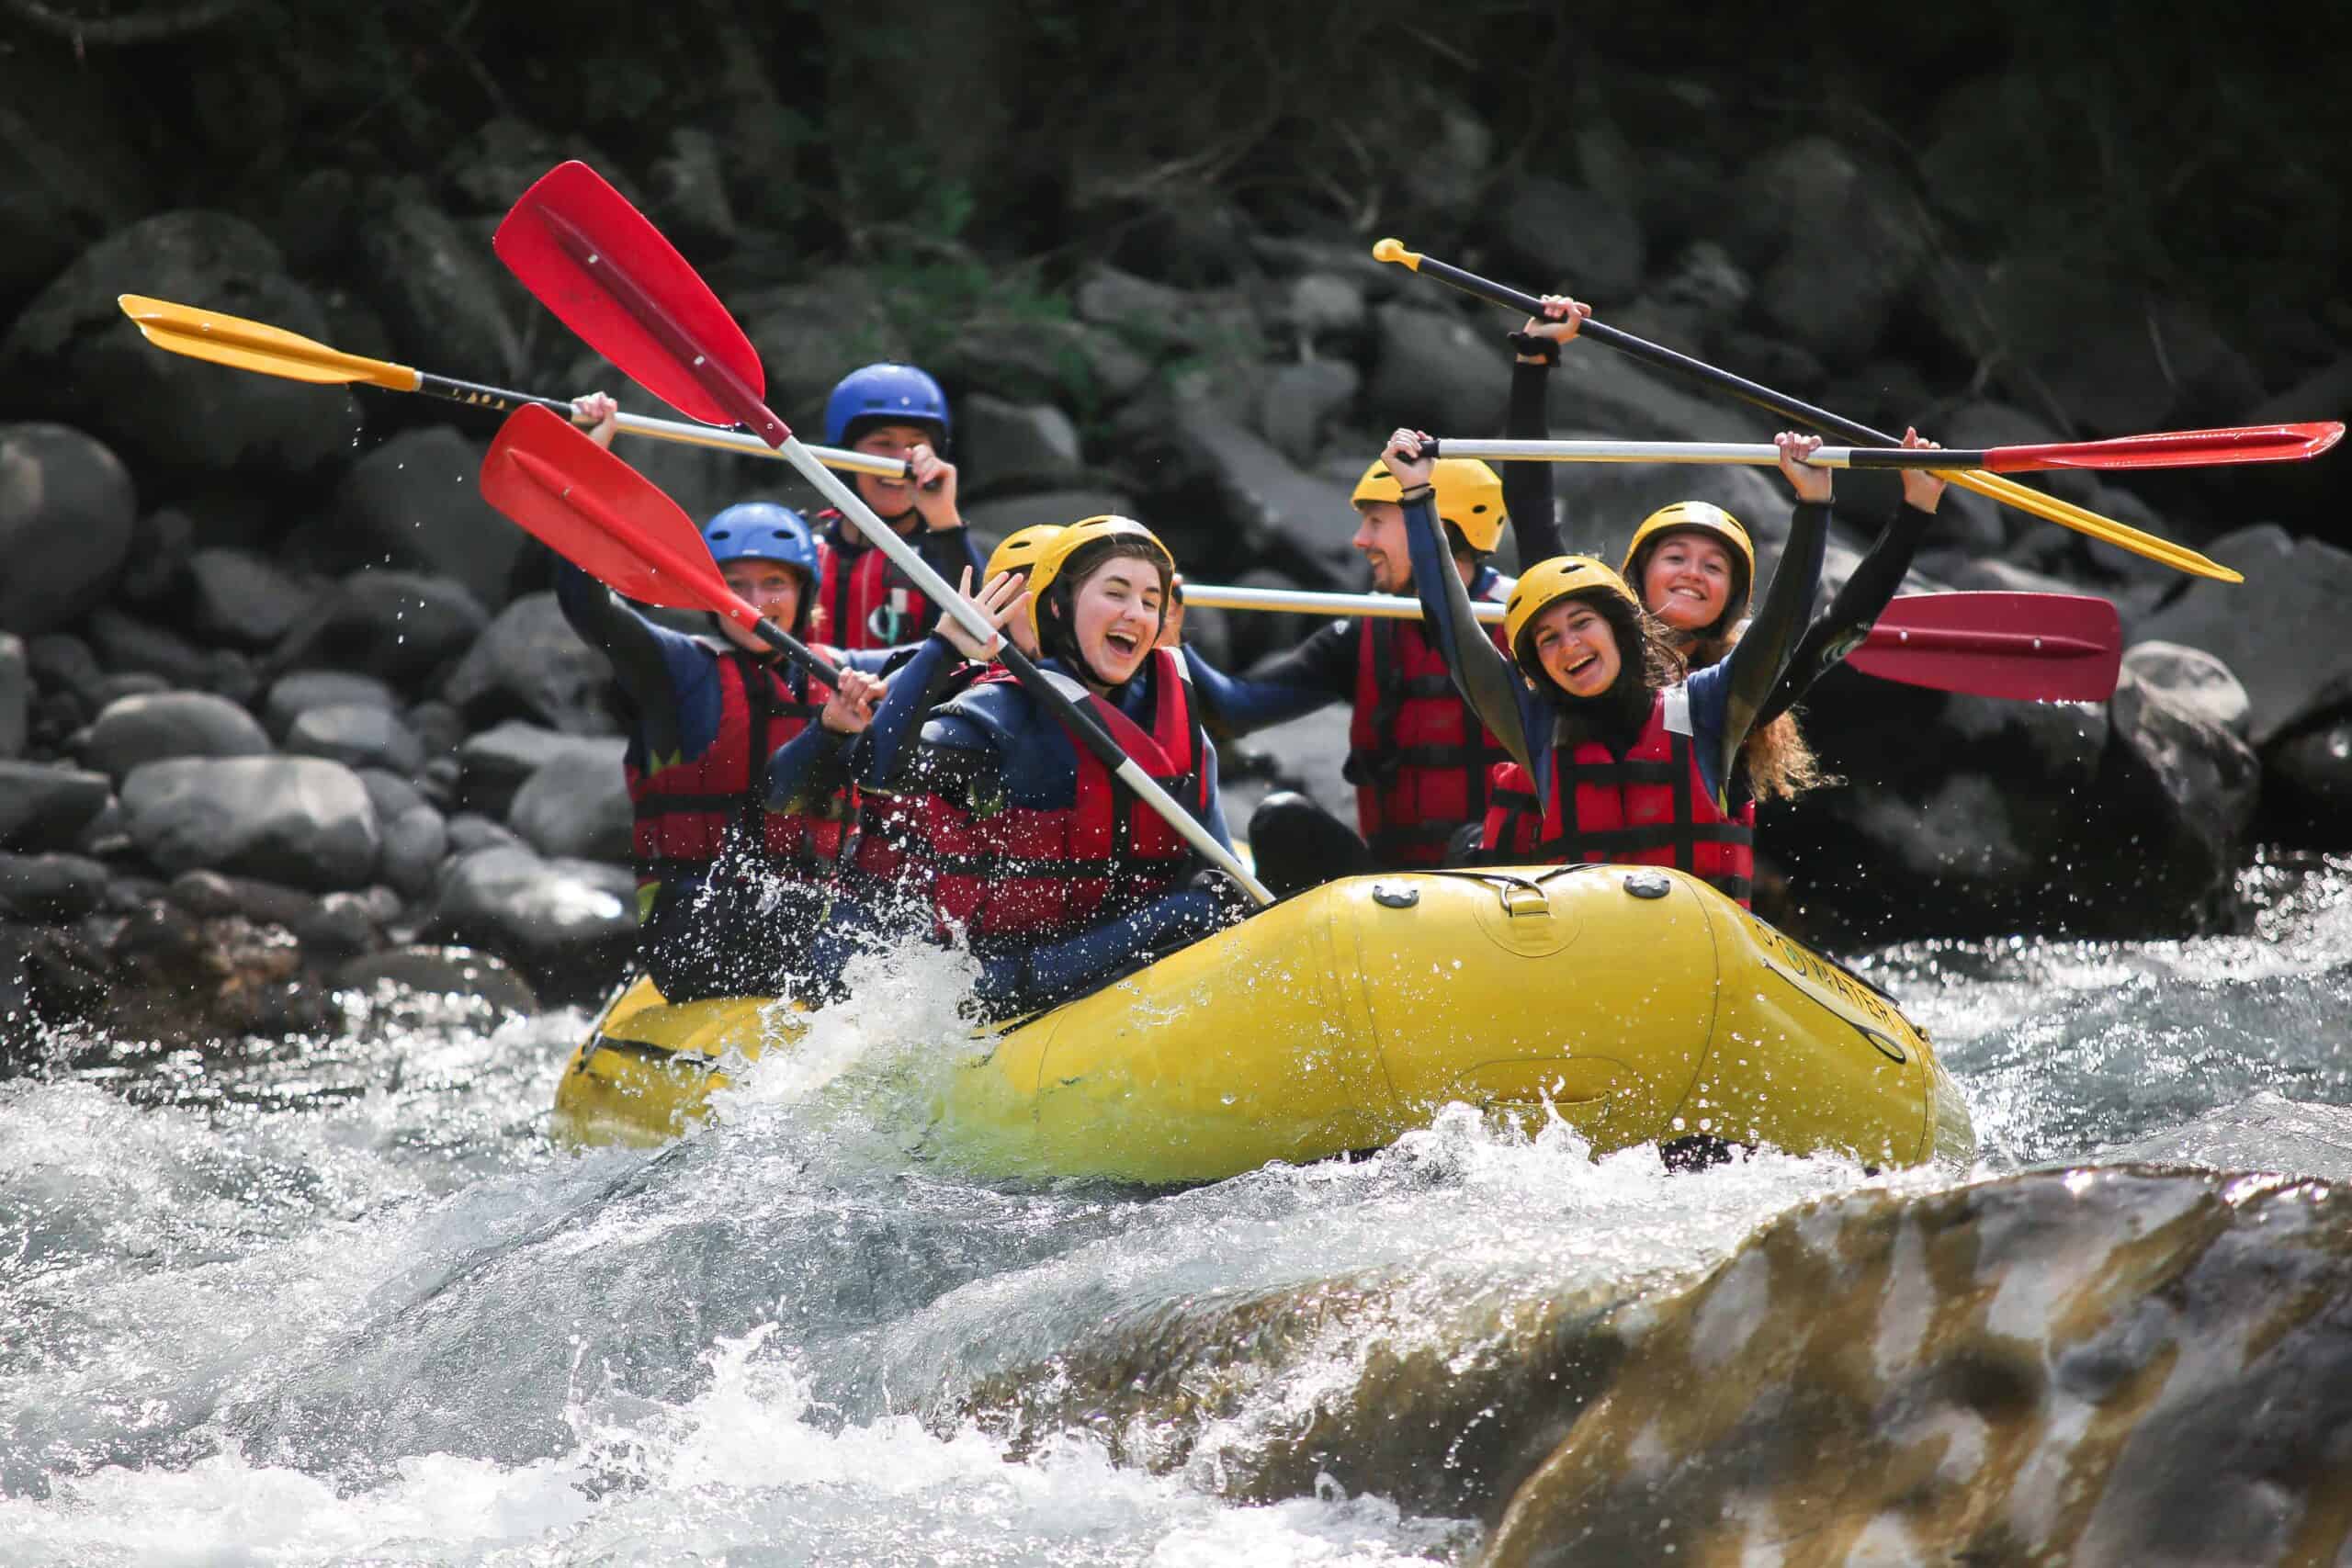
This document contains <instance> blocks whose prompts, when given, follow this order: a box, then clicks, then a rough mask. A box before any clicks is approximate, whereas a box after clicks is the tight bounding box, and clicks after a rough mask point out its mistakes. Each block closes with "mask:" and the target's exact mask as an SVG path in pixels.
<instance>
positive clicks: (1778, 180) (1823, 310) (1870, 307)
mask: <svg viewBox="0 0 2352 1568" xmlns="http://www.w3.org/2000/svg"><path fill="white" fill-rule="evenodd" d="M1766 165H1767V166H1766V167H1765V168H1763V169H1760V170H1758V171H1756V172H1754V173H1752V174H1751V175H1749V176H1748V177H1747V179H1746V180H1745V181H1743V184H1744V185H1746V186H1747V188H1749V189H1756V190H1764V189H1779V190H1781V191H1784V192H1785V193H1786V195H1787V199H1786V200H1785V201H1781V200H1773V201H1763V202H1754V203H1748V204H1746V205H1747V206H1748V207H1750V208H1753V209H1769V210H1770V211H1771V212H1772V213H1773V215H1774V216H1775V217H1777V218H1778V219H1779V220H1781V222H1780V225H1779V227H1780V230H1781V231H1780V233H1779V234H1778V235H1777V236H1776V238H1777V242H1778V243H1777V244H1776V245H1775V246H1774V247H1773V250H1774V251H1775V253H1776V254H1773V255H1772V258H1771V260H1770V262H1769V263H1768V262H1765V261H1764V260H1763V259H1762V257H1761V256H1760V255H1758V257H1756V258H1754V265H1756V267H1757V269H1758V272H1757V276H1758V284H1757V291H1756V298H1757V303H1758V306H1759V307H1760V308H1761V314H1762V316H1763V319H1764V321H1766V322H1767V323H1768V324H1769V325H1770V329H1771V331H1772V332H1773V333H1775V334H1776V335H1778V336H1780V337H1781V338H1784V339H1786V340H1789V341H1792V342H1794V343H1797V344H1803V345H1804V347H1806V348H1808V349H1810V350H1811V351H1812V352H1813V353H1815V355H1819V356H1820V358H1821V359H1822V360H1823V361H1824V362H1825V363H1827V364H1832V365H1840V366H1849V367H1850V366H1854V365H1859V364H1860V363H1862V362H1863V361H1864V360H1866V359H1867V358H1869V356H1870V353H1871V349H1872V348H1874V347H1876V346H1877V345H1878V343H1879V341H1880V339H1881V338H1883V337H1884V336H1885V335H1886V329H1887V323H1888V322H1889V321H1890V320H1892V319H1893V317H1894V313H1895V310H1896V309H1897V308H1898V307H1899V306H1900V305H1901V304H1902V303H1903V301H1904V299H1905V297H1906V296H1907V295H1908V294H1909V292H1910V289H1911V286H1912V283H1913V280H1914V279H1915V278H1916V277H1917V276H1918V272H1919V268H1920V266H1921V265H1922V264H1923V263H1924V262H1925V261H1926V260H1927V258H1928V254H1929V252H1930V251H1931V249H1932V248H1933V243H1934V238H1933V233H1932V231H1931V228H1930V220H1929V219H1928V214H1927V210H1926V209H1925V208H1924V207H1923V206H1921V204H1920V203H1919V201H1918V199H1917V197H1915V196H1914V194H1913V193H1912V191H1911V190H1910V189H1909V188H1908V186H1906V185H1905V183H1904V182H1903V181H1902V180H1900V179H1899V178H1897V177H1896V176H1895V175H1894V174H1892V173H1891V172H1890V171H1888V170H1887V169H1885V168H1883V167H1882V166H1881V165H1879V164H1874V163H1871V162H1867V161H1865V160H1862V159H1860V158H1857V157H1856V156H1854V155H1853V154H1852V153H1851V152H1848V151H1846V150H1845V149H1844V148H1841V147H1839V146H1838V145H1837V144H1836V143H1834V142H1831V141H1827V140H1826V139H1825V138H1808V139H1806V140H1805V141H1803V142H1800V143H1797V144H1795V145H1793V146H1792V147H1789V148H1783V149H1781V150H1780V151H1779V152H1774V153H1771V154H1769V155H1768V157H1767V159H1766ZM1748 374H1751V375H1753V374H1755V373H1754V372H1749V373H1748ZM1760 379H1762V380H1764V381H1765V382H1766V383H1767V384H1768V385H1775V386H1777V385H1780V383H1778V382H1775V381H1773V380H1772V379H1771V378H1770V377H1761V378H1760ZM1897 434H1900V433H1899V432H1898V433H1897ZM1953 445H1958V444H1957V443H1953Z"/></svg>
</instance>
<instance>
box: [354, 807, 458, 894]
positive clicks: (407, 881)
mask: <svg viewBox="0 0 2352 1568" xmlns="http://www.w3.org/2000/svg"><path fill="white" fill-rule="evenodd" d="M368 794H369V795H370V797H371V798H372V797H374V795H375V794H376V792H375V791H374V790H372V789H371V790H370V791H369V792H368ZM376 819H377V821H379V823H381V824H382V826H383V835H384V852H383V858H382V860H381V862H380V863H379V867H378V870H379V874H380V875H381V876H382V877H383V879H384V880H385V882H386V883H388V884H390V886H391V887H392V888H393V889H394V890H395V891H397V892H398V893H399V894H400V896H401V897H403V898H409V899H415V898H422V897H424V896H425V895H426V894H428V893H430V892H432V891H433V881H434V878H435V877H436V876H438V875H439V874H440V873H441V863H442V861H443V860H444V859H446V858H447V855H448V853H449V829H448V825H447V823H446V822H444V821H443V820H442V817H441V813H440V812H439V811H437V810H435V808H434V807H431V806H429V805H427V804H426V803H425V802H424V798H423V797H422V796H419V797H418V799H417V802H416V804H415V805H413V806H405V807H400V808H399V809H397V810H394V811H392V812H390V813H389V814H387V813H386V812H385V811H384V810H383V809H382V808H380V807H379V809H378V811H377V816H376Z"/></svg>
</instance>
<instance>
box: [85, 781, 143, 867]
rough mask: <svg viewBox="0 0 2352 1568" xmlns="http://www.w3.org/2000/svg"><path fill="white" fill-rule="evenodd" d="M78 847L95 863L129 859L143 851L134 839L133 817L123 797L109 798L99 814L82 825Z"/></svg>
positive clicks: (110, 796) (114, 796)
mask: <svg viewBox="0 0 2352 1568" xmlns="http://www.w3.org/2000/svg"><path fill="white" fill-rule="evenodd" d="M74 850H75V851H76V852H79V853H81V854H85V855H88V856H90V857H91V858H92V859H94V860H107V861H120V860H128V859H130V858H131V857H132V856H134V855H136V854H137V853H138V852H139V846H138V844H137V843H135V842H134V841H133V840H132V839H131V837H130V817H129V816H127V815H126V814H125V813H124V811H123V809H122V800H121V798H120V797H119V796H118V795H108V796H107V803H106V804H105V805H104V806H102V807H99V808H98V814H97V815H96V817H93V818H90V819H89V820H88V821H87V822H85V823H84V824H83V825H82V831H81V833H80V834H79V835H78V836H77V837H76V838H75V839H74Z"/></svg>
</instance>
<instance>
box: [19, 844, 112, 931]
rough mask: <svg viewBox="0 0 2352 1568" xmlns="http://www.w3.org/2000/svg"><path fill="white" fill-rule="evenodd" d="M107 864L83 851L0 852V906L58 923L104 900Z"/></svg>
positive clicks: (89, 911) (92, 910) (75, 917)
mask: <svg viewBox="0 0 2352 1568" xmlns="http://www.w3.org/2000/svg"><path fill="white" fill-rule="evenodd" d="M106 897H107V868H106V867H105V866H104V865H102V864H100V863H98V862H96V861H94V860H92V859H90V858H89V857H87V856H86V855H72V854H40V855H12V854H0V908H10V909H14V910H16V911H17V914H19V915H22V916H24V917H25V918H26V919H34V920H46V921H51V922H57V923H62V922H65V921H69V920H78V919H81V918H82V917H83V916H85V915H88V914H92V913H95V912H96V910H97V909H98V908H99V907H100V906H102V905H103V904H104V903H105V902H106Z"/></svg>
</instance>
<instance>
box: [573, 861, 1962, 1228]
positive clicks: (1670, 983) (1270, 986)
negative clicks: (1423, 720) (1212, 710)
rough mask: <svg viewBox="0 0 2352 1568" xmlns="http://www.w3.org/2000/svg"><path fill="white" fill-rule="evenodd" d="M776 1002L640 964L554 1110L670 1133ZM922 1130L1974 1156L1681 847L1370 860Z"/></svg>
mask: <svg viewBox="0 0 2352 1568" xmlns="http://www.w3.org/2000/svg"><path fill="white" fill-rule="evenodd" d="M793 1033H794V1029H793V1025H792V1023H791V1015H790V1014H789V1013H787V1012H786V1011H785V1010H782V1009H778V1008H776V1007H775V1006H774V1005H773V1004H770V1003H767V1002H763V1001H762V1000H760V999H757V998H741V999H730V1000H719V1001H703V1002H690V1003H686V1004H684V1005H681V1006H674V1007H673V1006H671V1005H669V1004H667V1003H665V1002H664V1001H663V1000H662V997H661V994H660V993H659V992H658V991H656V990H655V989H654V987H653V986H652V984H651V983H650V981H647V980H644V979H639V981H637V982H636V983H635V984H634V985H632V986H630V987H628V988H627V989H626V990H624V991H623V992H622V993H621V994H620V995H619V996H617V997H616V998H615V999H614V1000H613V1001H612V1002H611V1003H610V1004H609V1005H608V1006H607V1007H606V1008H605V1011H604V1013H603V1014H602V1016H600V1017H599V1018H598V1019H597V1020H596V1022H595V1024H594V1028H593V1029H592V1031H591V1032H590V1034H589V1036H588V1038H587V1040H586V1041H585V1042H583V1043H582V1045H581V1046H580V1048H579V1050H578V1051H576V1052H575V1053H574V1054H573V1055H572V1058H571V1063H570V1065H569V1066H567V1067H566V1068H565V1070H564V1074H563V1081H562V1083H561V1084H560V1087H559V1088H558V1089H557V1091H556V1116H555V1122H556V1127H557V1130H558V1133H559V1134H560V1135H562V1136H565V1137H568V1138H570V1139H572V1140H575V1141H579V1142H587V1143H612V1142H623V1143H635V1144H651V1143H658V1142H662V1141H663V1140H666V1139H668V1138H671V1137H673V1136H675V1135H676V1134H679V1133H680V1132H683V1131H684V1130H685V1128H686V1127H687V1126H688V1125H689V1124H690V1123H691V1122H693V1121H694V1119H695V1118H697V1117H699V1116H700V1115H702V1114H703V1113H704V1111H706V1109H707V1096H708V1094H709V1093H710V1091H711V1089H714V1088H716V1087H718V1086H720V1085H723V1084H725V1083H726V1081H727V1078H726V1076H725V1073H724V1071H723V1069H722V1066H721V1064H722V1062H725V1061H730V1060H733V1059H735V1058H737V1057H739V1056H740V1057H742V1058H756V1057H757V1056H758V1055H760V1053H761V1052H762V1050H763V1048H764V1049H775V1048H780V1047H781V1048H788V1043H789V1041H790V1039H791V1038H792V1037H793ZM1455 1100H1461V1101H1467V1102H1468V1103H1470V1104H1473V1105H1478V1106H1483V1107H1487V1108H1489V1109H1490V1110H1491V1111H1495V1112H1498V1113H1512V1112H1517V1113H1521V1114H1523V1115H1528V1116H1532V1117H1534V1118H1541V1117H1542V1116H1544V1114H1545V1113H1546V1112H1545V1107H1547V1106H1548V1107H1550V1108H1551V1111H1553V1112H1556V1114H1557V1115H1559V1116H1560V1118H1561V1119H1563V1120H1564V1121H1566V1122H1568V1123H1569V1124H1570V1125H1571V1126H1573V1127H1575V1128H1576V1129H1577V1131H1578V1132H1580V1133H1581V1134H1584V1135H1585V1136H1586V1137H1588V1138H1589V1140H1590V1141H1591V1143H1592V1146H1593V1148H1594V1150H1595V1152H1596V1153H1607V1152H1609V1151H1611V1150H1615V1149H1621V1148H1624V1147H1627V1146H1629V1145H1634V1144H1643V1143H1659V1144H1668V1145H1671V1144H1673V1143H1675V1142H1676V1141H1677V1140H1679V1139H1686V1138H1691V1139H1702V1140H1719V1141H1720V1142H1721V1143H1724V1144H1728V1145H1770V1146H1772V1147H1776V1148H1780V1149H1784V1150H1788V1151H1791V1152H1795V1153H1810V1152H1814V1151H1821V1150H1828V1151H1836V1152H1838V1153H1841V1154H1844V1155H1848V1156H1852V1157H1854V1158H1856V1159H1859V1160H1861V1161H1863V1162H1865V1163H1868V1164H1871V1165H1881V1166H1902V1165H1916V1164H1922V1163H1925V1162H1927V1161H1929V1160H1941V1161H1948V1162H1959V1163H1965V1162H1966V1161H1967V1160H1968V1159H1969V1158H1970V1157H1971V1156H1972V1154H1973V1149H1974V1144H1975V1137H1974V1133H1973V1129H1972V1128H1971V1126H1970V1123H1969V1119H1968V1111H1967V1108H1966V1107H1965V1106H1964V1105H1963V1104H1962V1102H1961V1099H1960V1096H1959V1093H1958V1091H1957V1090H1956V1089H1954V1087H1953V1085H1952V1081H1951V1077H1950V1076H1949V1075H1947V1074H1946V1073H1945V1071H1944V1069H1943V1067H1942V1066H1941V1065H1940V1064H1939V1063H1938V1062H1937V1060H1936V1057H1935V1054H1934V1053H1933V1051H1932V1050H1930V1049H1929V1047H1928V1039H1927V1036H1926V1035H1925V1034H1924V1033H1922V1032H1920V1031H1919V1029H1917V1027H1916V1026H1915V1025H1913V1024H1912V1022H1911V1021H1909V1020H1908V1019H1906V1018H1905V1017H1904V1016H1903V1014H1902V1013H1901V1012H1900V1011H1899V1010H1897V1009H1896V1007H1895V1006H1894V1002H1893V1000H1892V999H1891V998H1888V997H1887V996H1885V995H1884V994H1883V992H1881V991H1879V990H1877V989H1876V988H1874V987H1871V986H1870V985H1869V984H1868V983H1867V982H1865V981H1863V980H1861V979H1860V978H1858V977H1857V976H1854V975H1853V974H1851V973H1850V972H1849V971H1848V970H1846V969H1844V968H1843V967H1841V966H1840V965H1838V964H1834V963H1831V962H1830V961H1828V960H1826V959H1825V958H1822V957H1821V956H1819V955H1818V954H1816V953H1813V952H1811V951H1810V950H1808V949H1807V948H1805V947H1804V946H1803V945H1801V944H1800V943H1798V942H1794V941H1792V939H1790V938H1789V937H1787V936H1784V935H1782V934H1781V932H1780V931H1775V930H1774V929H1773V928H1772V927H1770V925H1767V924H1766V923H1765V922H1764V921H1762V920H1760V919H1757V918H1756V917H1755V916H1753V915H1751V914H1749V913H1747V911H1746V910H1743V909H1742V908H1739V906H1738V905H1736V904H1735V903H1733V902H1732V901H1731V900H1729V899H1727V898H1724V897H1722V896H1721V895H1720V894H1718V893H1716V892H1715V891H1714V890H1713V888H1711V887H1709V886H1707V885H1706V884H1705V883H1703V882H1701V881H1699V880H1697V879H1695V878H1692V877H1688V876H1684V875H1682V874H1679V873H1675V872H1666V871H1657V870H1651V869H1647V868H1638V867H1626V866H1601V865H1586V866H1538V867H1528V868H1523V869H1518V870H1502V871H1493V870H1488V871H1446V872H1428V873H1418V874H1391V875H1383V876H1366V877H1354V878H1350V879H1348V880H1345V881H1341V882H1335V883H1331V884H1329V885H1327V886H1323V887H1319V888H1317V889H1315V890H1313V891H1311V892H1308V893H1305V894H1302V895H1300V896H1299V897H1295V898H1291V899H1288V900H1286V901H1284V902H1283V903H1281V904H1278V905H1276V906H1274V907H1273V908H1269V909H1266V910H1263V911H1261V912H1260V913H1258V914H1257V915H1255V916H1253V917H1252V918H1251V919H1249V920H1247V921H1245V922H1243V923H1242V924H1240V925H1238V926H1235V927H1233V928H1231V929H1229V930H1227V931H1222V932H1220V933H1218V934H1217V935H1216V936H1214V937H1211V938H1210V939H1208V940H1207V941H1205V942H1199V943H1196V944H1195V945H1193V946H1192V947H1188V948H1186V949H1184V950H1183V951H1182V952H1180V953H1174V954H1172V955H1170V956H1169V957H1166V958H1163V959H1161V960H1159V962H1157V963H1155V964H1151V965H1150V966H1149V967H1148V968H1146V969H1143V970H1140V971H1138V972H1137V973H1136V974H1134V975H1132V976H1127V977H1126V978H1125V979H1123V980H1120V981H1118V982H1117V983H1115V984H1114V985H1112V986H1110V987H1106V988H1105V989H1103V990H1101V991H1098V992H1095V993H1094V994H1092V995H1091V996H1087V997H1082V998H1079V999H1078V1000H1076V1001H1072V1002H1069V1003H1066V1004H1064V1005H1063V1006H1061V1007H1058V1008H1056V1009H1054V1010H1051V1011H1049V1012H1045V1013H1041V1014H1038V1015H1036V1016H1035V1017H1032V1018H1028V1019H1024V1020H1022V1021H1019V1022H1018V1023H1016V1024H1013V1025H1012V1026H1009V1027H1008V1028H1007V1029H1006V1030H1005V1031H1004V1032H1001V1034H989V1035H982V1036H978V1037H976V1038H975V1039H974V1041H973V1042H972V1054H971V1055H969V1056H968V1058H967V1059H964V1060H962V1061H960V1062H959V1063H957V1064H956V1066H955V1067H954V1068H953V1069H952V1070H951V1071H947V1072H945V1073H944V1074H943V1075H942V1079H941V1087H940V1089H938V1091H937V1092H936V1094H935V1095H934V1096H933V1106H932V1117H933V1121H932V1124H931V1126H930V1127H929V1128H928V1130H927V1132H926V1135H925V1138H924V1144H925V1147H926V1149H927V1150H929V1151H931V1152H933V1154H935V1155H938V1156H943V1157H945V1158H947V1159H949V1160H951V1161H954V1162H955V1163H957V1164H959V1165H962V1166H964V1167H966V1168H969V1169H972V1170H974V1171H976V1172H978V1173H982V1174H987V1175H1001V1176H1014V1177H1096V1178H1104V1179H1114V1180H1121V1181H1133V1182H1145V1183H1159V1182H1190V1181H1211V1180H1217V1179H1223V1178H1226V1177H1229V1176H1234V1175H1237V1174H1238V1173H1240V1172H1242V1171H1246V1170H1252V1169H1255V1168H1258V1167H1260V1166H1262V1165H1264V1164H1266V1163H1267V1162H1269V1161H1272V1160H1290V1161H1306V1160H1316V1159H1322V1158H1326V1157H1328V1156H1333V1155H1340V1154H1348V1153H1352V1152H1361V1151H1364V1150H1369V1149H1376V1148H1380V1147H1382V1146H1384V1145H1387V1144H1389V1143H1391V1142H1393V1141H1394V1140H1395V1139H1396V1138H1397V1137H1398V1136H1399V1135H1400V1134H1404V1133H1407V1132H1408V1131H1411V1130H1412V1129H1414V1128H1417V1127H1422V1126H1426V1125H1428V1124H1429V1122H1430V1119H1431V1118H1432V1117H1433V1116H1434V1115H1435V1113H1436V1112H1437V1111H1438V1110H1439V1108H1441V1107H1442V1106H1444V1105H1446V1104H1447V1103H1449V1102H1451V1101H1455Z"/></svg>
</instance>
